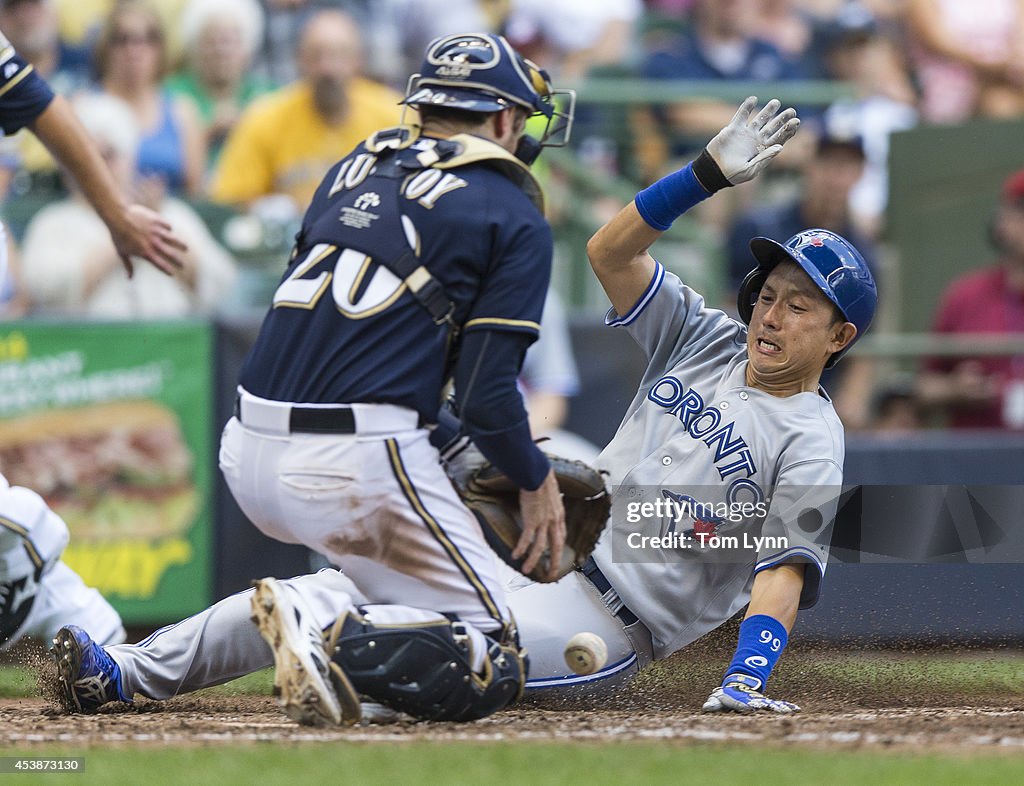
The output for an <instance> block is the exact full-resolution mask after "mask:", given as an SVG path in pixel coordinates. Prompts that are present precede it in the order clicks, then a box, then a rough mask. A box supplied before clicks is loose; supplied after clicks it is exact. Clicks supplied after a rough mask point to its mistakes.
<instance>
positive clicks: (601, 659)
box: [565, 632, 608, 674]
mask: <svg viewBox="0 0 1024 786" xmlns="http://www.w3.org/2000/svg"><path fill="white" fill-rule="evenodd" d="M607 662H608V646H607V645H606V644H605V643H604V639H602V638H601V637H600V636H598V635H597V634H596V633H586V632H584V633H577V634H576V635H575V636H573V637H572V638H571V639H569V641H568V642H567V643H566V645H565V663H566V665H567V666H568V667H569V668H570V669H572V670H573V672H575V673H576V674H593V673H594V672H595V671H597V670H598V669H600V668H601V667H602V666H604V664H605V663H607Z"/></svg>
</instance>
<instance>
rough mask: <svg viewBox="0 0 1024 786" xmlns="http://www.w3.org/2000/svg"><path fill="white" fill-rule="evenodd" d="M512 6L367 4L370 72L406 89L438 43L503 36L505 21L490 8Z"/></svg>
mask: <svg viewBox="0 0 1024 786" xmlns="http://www.w3.org/2000/svg"><path fill="white" fill-rule="evenodd" d="M509 2H510V0H500V2H499V3H494V2H491V3H489V4H488V3H483V2H480V0H373V2H372V3H367V4H366V5H367V8H366V11H367V13H366V19H365V23H364V24H363V26H362V27H363V30H364V32H365V35H366V41H367V46H366V49H367V58H366V63H365V68H366V71H367V73H369V74H372V75H373V76H374V78H376V79H380V80H381V81H383V82H386V83H388V84H390V85H392V86H393V87H396V88H398V89H400V90H404V89H405V81H406V79H408V77H409V74H411V73H413V72H415V71H418V70H419V67H420V63H421V62H422V59H423V52H424V51H426V49H427V45H428V44H429V43H430V42H431V41H432V40H434V39H435V38H437V37H438V36H442V35H448V34H450V33H464V32H466V31H467V30H473V31H491V32H494V31H497V29H498V26H499V23H500V21H501V20H498V19H492V18H491V17H490V15H489V14H488V13H486V11H487V10H488V9H487V8H485V7H484V6H486V5H490V6H496V5H500V6H508V5H509ZM349 4H350V5H351V3H349ZM505 12H507V8H504V9H502V19H503V18H504V13H505ZM357 21H359V20H358V18H357Z"/></svg>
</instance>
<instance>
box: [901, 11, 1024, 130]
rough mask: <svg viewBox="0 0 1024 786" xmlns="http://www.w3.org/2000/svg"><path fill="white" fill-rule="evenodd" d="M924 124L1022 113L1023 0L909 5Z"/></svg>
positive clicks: (1023, 95) (1023, 109)
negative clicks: (980, 116)
mask: <svg viewBox="0 0 1024 786" xmlns="http://www.w3.org/2000/svg"><path fill="white" fill-rule="evenodd" d="M907 8H908V11H907V12H908V16H909V23H910V30H911V33H912V36H913V41H914V44H915V47H914V53H915V60H916V69H917V72H918V76H919V78H920V82H921V89H922V91H923V95H922V98H921V113H922V115H923V116H924V118H925V120H927V121H929V122H938V123H958V122H961V121H963V120H966V119H968V118H970V117H972V116H974V115H976V114H981V115H985V116H989V117H1012V116H1016V115H1019V114H1021V113H1022V112H1024V5H1022V4H1021V2H1020V1H1019V0H970V1H969V2H968V1H967V0H908V3H907Z"/></svg>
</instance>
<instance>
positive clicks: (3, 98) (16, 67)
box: [0, 32, 53, 135]
mask: <svg viewBox="0 0 1024 786" xmlns="http://www.w3.org/2000/svg"><path fill="white" fill-rule="evenodd" d="M52 100H53V91H52V90H51V89H50V87H49V85H47V84H46V82H45V81H44V80H43V78H42V77H40V76H39V74H37V73H36V72H35V69H34V68H33V67H32V66H31V65H30V64H29V63H27V62H25V60H24V59H23V58H22V57H21V56H20V55H18V53H17V52H15V51H14V47H13V46H11V43H10V42H9V41H8V40H7V39H6V38H5V37H4V34H3V33H2V32H0V129H2V131H3V133H4V134H5V135H10V134H13V133H14V132H15V131H19V130H21V129H22V128H24V127H25V126H27V125H28V124H29V123H31V122H32V121H33V120H35V119H36V118H37V117H39V115H41V114H42V113H43V111H44V110H45V109H46V107H48V106H49V105H50V102H51V101H52Z"/></svg>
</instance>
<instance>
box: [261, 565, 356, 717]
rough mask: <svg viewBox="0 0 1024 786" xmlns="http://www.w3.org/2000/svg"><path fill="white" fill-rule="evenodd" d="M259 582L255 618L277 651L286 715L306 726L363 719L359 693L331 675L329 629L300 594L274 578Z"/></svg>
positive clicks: (277, 681)
mask: <svg viewBox="0 0 1024 786" xmlns="http://www.w3.org/2000/svg"><path fill="white" fill-rule="evenodd" d="M253 586H254V587H255V588H256V592H255V593H254V594H253V596H252V621H253V622H254V623H256V627H257V628H259V632H260V635H261V636H262V637H263V638H264V640H265V641H266V642H267V644H269V645H270V648H271V649H272V650H273V652H274V695H275V696H276V697H277V703H278V704H279V705H280V706H281V708H282V709H283V710H284V712H285V714H286V715H287V716H288V717H289V718H291V719H292V720H294V721H296V722H297V723H300V724H302V725H303V726H325V725H336V726H337V725H353V724H356V723H358V722H359V719H360V717H361V710H360V706H359V696H358V695H357V694H356V692H355V690H354V689H353V688H352V686H351V684H349V682H348V679H347V678H345V677H344V675H342V678H341V679H339V678H338V677H337V675H332V674H331V668H330V666H331V661H330V658H328V657H327V652H326V650H325V649H324V640H323V633H322V631H321V630H320V628H319V627H318V626H317V624H316V622H315V620H314V619H313V615H312V614H311V613H310V612H309V610H308V609H307V608H306V605H305V603H303V602H302V599H301V598H300V597H299V595H298V594H297V593H295V592H294V591H292V590H290V589H289V588H288V587H287V586H286V585H284V584H281V583H280V582H279V581H277V580H276V579H272V578H270V579H261V580H259V581H257V582H255V583H254V585H253Z"/></svg>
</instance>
